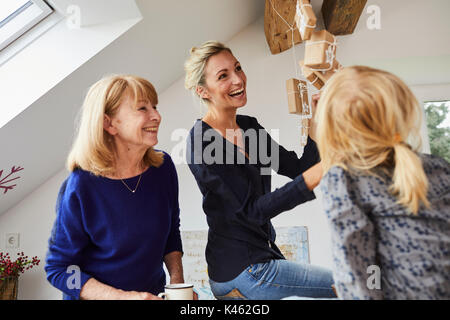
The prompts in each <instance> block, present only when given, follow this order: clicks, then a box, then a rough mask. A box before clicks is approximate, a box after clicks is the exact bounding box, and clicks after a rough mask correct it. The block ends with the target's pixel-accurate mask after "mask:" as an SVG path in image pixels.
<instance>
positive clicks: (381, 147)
mask: <svg viewBox="0 0 450 320" xmlns="http://www.w3.org/2000/svg"><path fill="white" fill-rule="evenodd" d="M421 119H422V113H421V110H420V107H419V103H418V102H417V99H416V98H415V97H414V95H413V93H412V92H411V90H410V89H409V88H408V86H407V85H406V84H405V83H404V82H403V81H402V80H401V79H400V78H398V77H396V76H395V75H393V74H391V73H389V72H385V71H382V70H377V69H373V68H369V67H364V66H354V67H348V68H344V69H342V70H341V71H339V72H338V73H337V74H335V75H334V76H333V77H332V78H331V79H330V81H329V82H328V83H327V85H326V87H325V88H324V91H323V92H322V94H321V97H320V100H319V104H318V107H317V114H316V121H317V123H318V125H317V142H318V143H317V144H318V148H319V152H320V156H321V159H322V166H323V168H324V172H327V171H328V170H329V169H330V168H331V167H332V166H340V167H342V168H344V169H345V170H356V171H360V172H365V173H369V174H376V173H375V170H374V169H377V168H378V169H382V170H383V171H385V172H388V173H389V174H390V176H391V177H392V182H393V183H392V185H391V186H390V191H391V192H392V194H394V195H395V196H397V198H398V202H399V203H401V204H403V205H404V206H406V207H407V208H409V209H410V210H411V212H413V213H414V214H416V213H417V212H418V209H419V206H420V203H421V202H422V203H423V204H425V205H426V206H429V202H428V200H427V190H428V179H427V177H426V175H425V172H424V170H423V167H422V162H421V160H420V158H419V156H418V154H417V153H416V150H418V148H419V147H420V135H419V131H420V121H421ZM411 137H413V138H416V141H417V142H418V144H417V146H416V147H415V148H412V147H411V146H410V145H409V144H407V143H406V142H405V141H406V139H407V138H411Z"/></svg>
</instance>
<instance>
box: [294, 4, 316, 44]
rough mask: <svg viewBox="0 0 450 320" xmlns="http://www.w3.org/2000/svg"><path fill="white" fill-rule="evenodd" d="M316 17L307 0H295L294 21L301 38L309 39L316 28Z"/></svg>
mask: <svg viewBox="0 0 450 320" xmlns="http://www.w3.org/2000/svg"><path fill="white" fill-rule="evenodd" d="M316 22H317V18H316V15H315V13H314V11H313V9H312V6H311V3H310V1H309V0H297V7H296V10H295V23H296V24H297V28H298V31H299V32H300V36H301V37H302V40H303V41H305V40H309V39H310V38H311V34H312V33H313V31H314V29H315V28H316Z"/></svg>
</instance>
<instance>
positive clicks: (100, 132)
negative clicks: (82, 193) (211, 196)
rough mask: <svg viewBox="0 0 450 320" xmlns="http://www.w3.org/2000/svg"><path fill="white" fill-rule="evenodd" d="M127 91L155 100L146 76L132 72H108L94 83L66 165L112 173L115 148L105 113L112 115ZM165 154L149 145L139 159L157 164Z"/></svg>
mask: <svg viewBox="0 0 450 320" xmlns="http://www.w3.org/2000/svg"><path fill="white" fill-rule="evenodd" d="M127 95H130V96H131V97H132V98H134V100H135V105H136V106H137V101H138V100H148V101H150V103H151V104H152V105H153V106H156V105H157V104H158V96H157V94H156V91H155V88H154V87H153V85H152V84H151V83H150V82H149V81H147V80H146V79H143V78H140V77H137V76H132V75H110V76H106V77H104V78H102V79H101V80H99V81H97V82H96V83H94V84H93V85H92V86H91V87H90V88H89V91H88V93H87V95H86V97H85V99H84V102H83V106H82V108H81V119H80V122H79V124H78V129H77V133H76V138H75V141H74V143H73V145H72V149H71V151H70V153H69V156H68V158H67V168H68V169H69V170H70V171H74V170H75V169H77V168H81V169H83V170H86V171H90V172H92V173H94V174H95V175H102V176H105V175H111V174H114V173H115V164H114V163H115V161H114V159H115V153H114V152H115V151H114V150H115V149H114V140H113V139H112V136H111V135H110V134H109V133H108V132H107V131H106V130H104V129H103V123H104V122H103V121H104V117H105V115H107V116H109V117H113V116H114V115H115V114H116V113H117V111H118V108H119V105H120V104H121V102H122V99H123V98H124V97H125V96H127ZM163 157H164V154H163V153H162V152H157V151H155V150H154V149H153V148H152V147H151V148H149V149H148V150H147V153H146V154H145V155H144V158H143V159H142V161H143V163H142V165H143V166H144V167H145V166H155V167H159V166H160V165H161V164H162V163H163Z"/></svg>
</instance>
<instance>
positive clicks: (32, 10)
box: [0, 0, 53, 50]
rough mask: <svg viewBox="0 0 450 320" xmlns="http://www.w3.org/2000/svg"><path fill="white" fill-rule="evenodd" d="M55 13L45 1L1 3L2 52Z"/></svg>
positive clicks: (0, 34) (26, 0) (0, 44)
mask: <svg viewBox="0 0 450 320" xmlns="http://www.w3.org/2000/svg"><path fill="white" fill-rule="evenodd" d="M52 12H53V9H52V8H51V7H50V6H49V5H48V4H47V3H46V2H45V1H43V0H1V1H0V50H3V49H4V48H5V47H7V46H8V45H9V44H11V43H12V42H13V41H15V40H16V39H18V38H19V37H20V36H21V35H23V34H24V33H25V32H27V31H28V30H30V29H31V28H33V27H34V26H35V25H36V24H38V23H39V22H40V21H41V20H42V19H44V18H45V17H47V16H48V15H49V14H51V13H52Z"/></svg>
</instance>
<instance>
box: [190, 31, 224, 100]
mask: <svg viewBox="0 0 450 320" xmlns="http://www.w3.org/2000/svg"><path fill="white" fill-rule="evenodd" d="M223 50H227V51H228V52H230V53H231V54H232V52H231V50H230V48H228V47H226V46H225V45H224V44H223V43H220V42H218V41H212V40H210V41H206V42H205V43H203V44H201V45H200V46H199V47H192V48H191V51H190V55H189V58H188V59H187V60H186V62H185V63H184V71H185V72H186V76H185V79H184V87H185V88H186V89H188V90H190V91H192V92H193V93H194V94H197V92H196V89H197V87H198V86H205V85H206V81H205V66H206V63H207V62H208V59H209V58H210V57H212V56H213V55H216V54H218V53H220V52H222V51H223ZM202 102H203V103H205V104H206V103H207V102H208V100H207V99H203V98H202Z"/></svg>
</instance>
